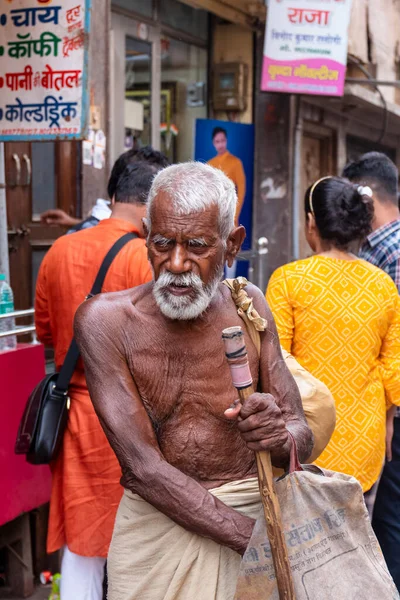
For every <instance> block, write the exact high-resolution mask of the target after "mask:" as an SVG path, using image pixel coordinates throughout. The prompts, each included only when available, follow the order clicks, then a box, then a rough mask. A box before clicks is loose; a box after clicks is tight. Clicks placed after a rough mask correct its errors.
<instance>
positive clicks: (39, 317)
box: [35, 255, 53, 346]
mask: <svg viewBox="0 0 400 600" xmlns="http://www.w3.org/2000/svg"><path fill="white" fill-rule="evenodd" d="M46 259H47V255H46V256H45V257H44V259H43V261H42V264H41V265H40V269H39V274H38V278H37V283H36V293H35V326H36V334H37V337H38V340H39V341H40V342H42V344H44V345H45V346H52V345H53V338H52V333H51V327H50V314H49V306H48V293H47V260H46Z"/></svg>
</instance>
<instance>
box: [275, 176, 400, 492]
mask: <svg viewBox="0 0 400 600" xmlns="http://www.w3.org/2000/svg"><path fill="white" fill-rule="evenodd" d="M305 213H306V237H307V241H308V243H309V245H310V246H311V248H312V250H313V251H314V252H315V254H314V256H312V257H310V258H306V259H304V260H298V261H296V262H293V263H291V264H288V265H285V266H283V267H280V268H279V269H278V270H277V271H275V273H274V274H273V275H272V277H271V279H270V281H269V284H268V289H267V300H268V302H269V305H270V308H271V310H272V313H273V316H274V318H275V322H276V325H277V329H278V334H279V338H280V342H281V344H282V346H283V347H284V348H285V350H287V351H288V352H290V353H291V354H292V355H293V356H294V358H295V359H296V360H297V361H298V362H299V363H300V364H301V365H302V366H303V367H304V368H305V369H307V370H308V371H309V372H310V373H311V374H312V375H314V376H315V377H316V378H318V379H319V380H320V381H322V382H323V383H325V385H326V386H327V387H328V389H329V390H330V391H331V393H332V394H333V397H334V399H335V403H336V415H337V422H336V428H335V431H334V433H333V435H332V438H331V441H330V442H329V444H328V446H327V447H326V449H325V450H324V452H323V453H322V454H321V456H320V457H319V459H318V460H317V461H316V464H317V465H319V466H321V467H324V468H326V469H332V470H334V471H340V472H344V473H346V474H348V475H352V476H354V477H356V478H357V479H358V480H359V481H360V483H361V485H362V488H363V491H364V492H367V491H368V490H369V489H370V488H371V487H372V485H373V484H374V483H375V482H376V481H377V479H378V477H379V475H380V471H381V468H382V464H383V460H384V456H385V426H386V425H385V421H386V400H388V401H389V402H392V403H394V404H398V405H400V344H399V340H400V298H399V295H398V293H397V288H396V286H395V284H394V283H393V281H392V280H391V278H390V277H389V276H388V275H387V274H386V273H384V272H383V271H382V270H381V269H378V268H377V267H375V266H373V265H371V264H369V263H368V262H366V261H364V260H362V259H360V258H358V257H357V256H356V255H355V254H353V251H356V250H357V246H358V245H359V244H360V242H361V240H363V239H364V238H365V237H366V236H367V235H368V234H369V233H370V231H371V228H372V223H373V218H374V213H373V200H372V190H371V188H370V187H368V186H362V185H358V184H356V185H354V184H352V183H350V182H349V181H348V180H346V179H342V178H340V177H324V178H322V179H319V180H318V181H316V182H315V183H314V185H312V186H311V187H310V188H309V189H308V190H307V192H306V194H305Z"/></svg>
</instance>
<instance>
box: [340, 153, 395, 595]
mask: <svg viewBox="0 0 400 600" xmlns="http://www.w3.org/2000/svg"><path fill="white" fill-rule="evenodd" d="M343 174H344V175H345V176H346V177H348V179H350V180H351V181H354V182H358V183H360V184H363V185H369V186H370V188H371V189H372V197H373V201H374V211H375V217H374V219H373V222H372V229H373V231H372V233H371V234H370V235H368V237H367V239H366V240H365V242H364V244H363V245H362V247H361V251H360V256H361V257H362V258H364V259H365V260H368V261H369V262H370V263H372V264H373V265H376V266H377V267H380V268H381V269H383V270H384V271H386V273H388V275H390V277H391V278H392V279H393V281H394V283H395V284H396V286H397V289H398V290H399V292H400V210H399V194H398V178H399V174H398V170H397V167H396V165H395V164H394V163H393V162H392V161H391V160H390V158H389V157H387V156H386V155H385V154H382V153H381V152H368V153H367V154H364V155H363V156H361V158H360V159H359V160H358V161H355V162H353V163H350V164H349V165H347V166H346V168H345V169H344V172H343ZM386 425H387V431H386V456H387V461H386V464H385V467H384V469H383V472H382V476H381V479H380V482H379V486H378V490H377V493H376V498H375V504H374V510H373V518H372V526H373V528H374V530H375V533H376V536H377V538H378V541H379V543H380V545H381V547H382V551H383V554H384V556H385V559H386V562H387V565H388V568H389V571H390V573H391V575H392V577H393V580H394V582H395V584H396V586H397V588H398V589H399V590H400V512H399V506H400V409H397V410H396V408H395V407H394V406H393V407H392V408H390V409H389V410H388V413H387V424H386Z"/></svg>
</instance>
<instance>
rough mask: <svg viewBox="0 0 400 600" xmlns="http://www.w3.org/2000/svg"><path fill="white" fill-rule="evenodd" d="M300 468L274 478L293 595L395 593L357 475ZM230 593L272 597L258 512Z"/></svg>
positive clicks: (337, 597)
mask: <svg viewBox="0 0 400 600" xmlns="http://www.w3.org/2000/svg"><path fill="white" fill-rule="evenodd" d="M291 469H292V470H293V466H292V467H291ZM304 469H306V470H302V471H295V470H294V471H293V472H291V473H289V474H287V475H285V476H283V477H281V478H280V480H278V481H277V482H276V486H275V489H276V492H277V494H278V498H279V504H280V507H281V512H282V523H284V530H285V538H286V543H287V547H288V551H289V561H290V566H291V571H292V576H293V582H294V589H295V595H296V600H395V599H399V598H400V596H399V594H398V592H397V590H396V587H395V585H394V583H393V580H392V578H391V576H390V574H389V571H388V569H387V567H386V563H385V561H384V559H383V556H382V552H381V550H380V547H379V544H378V541H377V539H376V537H375V534H374V532H373V530H372V527H371V523H370V520H369V517H368V512H367V509H366V507H365V503H364V497H363V493H362V489H361V486H360V484H359V483H358V481H357V480H356V479H355V478H354V477H350V476H348V475H344V474H342V473H335V472H333V471H327V470H322V469H319V468H318V467H316V466H314V465H311V466H305V467H304ZM235 600H279V595H278V590H277V586H276V581H275V571H274V565H273V562H272V555H271V547H270V543H269V541H268V536H267V531H266V526H265V517H264V513H261V514H260V516H259V518H258V520H257V522H256V525H255V527H254V531H253V535H252V537H251V541H250V544H249V546H248V548H247V551H246V553H245V555H244V557H243V560H242V562H241V566H240V572H239V578H238V583H237V588H236V594H235Z"/></svg>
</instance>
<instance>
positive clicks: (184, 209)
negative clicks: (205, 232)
mask: <svg viewBox="0 0 400 600" xmlns="http://www.w3.org/2000/svg"><path fill="white" fill-rule="evenodd" d="M160 192H163V193H165V194H167V195H168V197H169V198H170V200H171V209H172V210H173V211H174V212H176V214H178V215H190V214H191V213H195V212H200V211H203V210H206V209H207V208H210V207H211V206H214V205H216V206H217V207H218V213H219V218H218V221H219V232H220V235H221V238H222V239H223V241H224V242H225V241H226V240H227V239H228V236H229V234H230V232H231V231H232V229H233V228H234V219H235V211H236V205H237V194H236V190H235V186H234V184H233V182H232V181H231V180H230V179H229V178H228V177H227V176H226V175H225V174H224V173H223V172H222V171H221V170H220V169H214V167H211V166H210V165H206V164H205V163H201V162H186V163H180V164H177V165H171V166H170V167H166V168H165V169H162V171H159V173H157V175H156V176H155V178H154V180H153V184H152V186H151V189H150V193H149V197H148V204H147V206H148V209H147V221H148V228H149V231H150V230H151V211H152V208H153V203H154V200H155V198H156V197H157V195H158V194H159V193H160Z"/></svg>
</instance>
